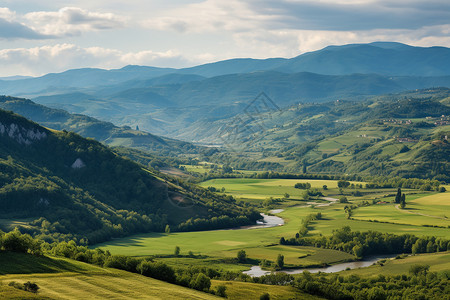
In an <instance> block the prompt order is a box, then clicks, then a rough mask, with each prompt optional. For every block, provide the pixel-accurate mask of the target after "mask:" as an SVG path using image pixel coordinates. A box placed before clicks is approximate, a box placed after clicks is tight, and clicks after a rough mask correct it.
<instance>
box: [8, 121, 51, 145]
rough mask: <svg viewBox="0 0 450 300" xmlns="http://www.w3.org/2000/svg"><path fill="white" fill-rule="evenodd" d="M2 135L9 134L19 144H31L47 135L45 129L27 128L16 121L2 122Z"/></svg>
mask: <svg viewBox="0 0 450 300" xmlns="http://www.w3.org/2000/svg"><path fill="white" fill-rule="evenodd" d="M0 135H2V136H4V135H7V136H9V137H10V138H12V139H13V140H15V141H16V142H18V143H19V144H23V145H30V144H31V143H33V142H34V141H39V140H42V139H45V138H46V137H47V133H46V132H45V131H39V129H37V128H33V129H26V128H24V127H22V126H19V125H17V124H15V123H11V124H9V125H8V124H2V123H1V122H0Z"/></svg>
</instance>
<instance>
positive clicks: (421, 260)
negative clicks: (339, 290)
mask: <svg viewBox="0 0 450 300" xmlns="http://www.w3.org/2000/svg"><path fill="white" fill-rule="evenodd" d="M412 265H429V266H430V271H431V272H442V271H448V270H450V252H449V251H447V252H440V253H439V252H438V253H428V254H419V255H413V256H408V257H406V258H403V259H394V260H387V261H386V262H385V263H383V265H382V266H381V265H379V264H376V265H373V266H370V267H367V268H360V269H353V270H348V271H342V272H340V274H341V275H344V276H347V275H350V274H356V275H360V276H378V275H379V274H383V275H399V274H407V273H408V272H409V268H410V267H411V266H412Z"/></svg>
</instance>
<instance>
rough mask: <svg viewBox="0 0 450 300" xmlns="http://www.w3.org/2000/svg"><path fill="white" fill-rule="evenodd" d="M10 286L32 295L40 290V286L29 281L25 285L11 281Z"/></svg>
mask: <svg viewBox="0 0 450 300" xmlns="http://www.w3.org/2000/svg"><path fill="white" fill-rule="evenodd" d="M8 285H9V286H12V287H14V288H16V289H19V290H24V291H27V292H31V293H37V292H38V290H39V286H38V285H37V284H36V283H34V282H31V281H27V282H25V283H19V282H15V281H11V282H10V283H8Z"/></svg>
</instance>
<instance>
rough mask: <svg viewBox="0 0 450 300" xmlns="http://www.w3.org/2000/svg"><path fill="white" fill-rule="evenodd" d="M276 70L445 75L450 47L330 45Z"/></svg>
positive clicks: (291, 60)
mask: <svg viewBox="0 0 450 300" xmlns="http://www.w3.org/2000/svg"><path fill="white" fill-rule="evenodd" d="M275 69H276V70H279V71H282V72H299V71H307V72H313V73H320V74H329V75H342V74H352V73H363V74H369V73H376V74H382V75H394V76H444V75H450V71H449V70H450V49H448V48H445V47H429V48H422V47H413V46H407V45H404V44H400V43H371V44H354V45H344V46H329V47H326V48H324V49H322V50H319V51H314V52H310V53H306V54H302V55H300V56H297V57H295V58H292V59H290V60H288V61H286V62H284V63H283V64H282V65H280V66H279V67H277V68H275Z"/></svg>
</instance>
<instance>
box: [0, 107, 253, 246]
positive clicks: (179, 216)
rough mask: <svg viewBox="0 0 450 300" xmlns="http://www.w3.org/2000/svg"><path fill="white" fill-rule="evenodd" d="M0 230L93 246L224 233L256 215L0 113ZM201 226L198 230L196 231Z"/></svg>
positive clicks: (90, 143)
mask: <svg viewBox="0 0 450 300" xmlns="http://www.w3.org/2000/svg"><path fill="white" fill-rule="evenodd" d="M0 140H1V143H0V205H1V207H2V209H1V211H0V226H1V227H2V228H3V229H5V230H10V229H12V228H13V227H15V226H19V227H21V229H22V230H23V231H27V232H29V233H31V234H33V235H35V236H39V237H41V238H43V239H45V240H54V239H56V240H60V239H67V238H72V237H76V238H78V239H84V242H89V243H94V242H99V241H103V240H107V239H110V238H112V237H118V236H125V235H128V234H132V233H136V232H149V231H156V232H161V231H165V230H167V229H168V228H169V227H168V226H167V225H169V226H170V228H171V229H172V230H177V228H178V224H180V223H183V222H186V221H189V222H188V225H186V224H183V230H186V229H212V228H224V227H232V226H237V225H243V224H249V223H252V222H254V221H255V220H256V219H257V218H258V217H259V214H258V213H256V212H255V211H252V210H250V209H245V208H243V207H240V206H238V205H236V203H235V201H234V199H233V198H232V197H225V196H219V195H215V194H213V193H211V192H208V191H207V190H204V189H202V188H198V187H195V186H192V185H190V184H187V183H183V182H178V181H177V180H173V179H171V178H169V177H164V178H163V177H161V176H162V175H161V174H159V175H158V174H156V173H154V172H155V171H152V170H146V169H143V168H142V167H141V166H140V165H138V164H136V163H134V162H132V161H130V160H127V159H124V158H122V157H120V156H118V155H117V154H115V153H113V152H112V151H111V150H109V148H107V147H106V146H104V145H102V144H101V143H99V142H96V141H94V140H92V139H85V138H83V137H81V136H79V135H77V134H75V133H73V132H67V131H54V130H49V129H46V128H43V127H41V126H39V125H38V124H36V123H33V122H30V121H28V120H26V119H25V118H23V117H21V116H18V115H15V114H13V113H11V112H7V111H3V110H0ZM199 224H201V225H202V226H199Z"/></svg>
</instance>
